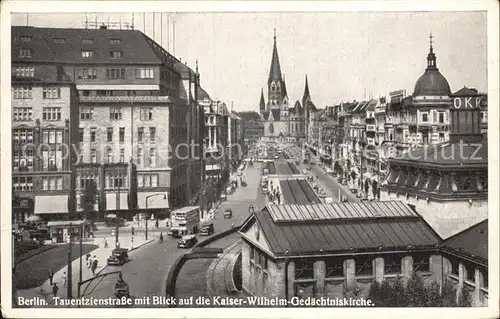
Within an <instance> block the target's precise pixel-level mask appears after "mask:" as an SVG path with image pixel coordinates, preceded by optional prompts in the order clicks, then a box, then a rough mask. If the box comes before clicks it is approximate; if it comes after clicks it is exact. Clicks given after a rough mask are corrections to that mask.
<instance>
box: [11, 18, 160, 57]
mask: <svg viewBox="0 0 500 319" xmlns="http://www.w3.org/2000/svg"><path fill="white" fill-rule="evenodd" d="M11 30H12V47H11V50H12V62H24V61H36V62H51V63H53V62H56V63H82V64H89V63H90V64H99V63H115V64H139V65H140V64H150V65H151V64H161V63H162V60H161V59H160V58H159V57H158V56H157V55H156V54H155V51H154V50H153V48H152V47H151V46H150V44H149V43H148V40H147V37H146V36H145V35H144V34H143V33H142V32H141V31H139V30H113V29H58V28H36V27H28V26H13V27H12V29H11ZM28 38H30V40H29V41H25V40H27V39H28ZM23 39H24V40H23ZM111 39H114V40H116V41H115V42H114V43H111V41H110V40H111ZM118 42H119V43H118ZM21 48H23V49H31V58H22V57H19V52H20V49H21ZM82 51H93V55H92V57H91V58H84V57H82ZM111 51H122V52H123V56H122V57H121V58H113V57H112V56H111V53H110V52H111Z"/></svg>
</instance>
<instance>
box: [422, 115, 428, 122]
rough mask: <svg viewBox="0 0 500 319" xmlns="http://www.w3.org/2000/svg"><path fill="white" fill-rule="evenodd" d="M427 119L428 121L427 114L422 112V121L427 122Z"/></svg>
mask: <svg viewBox="0 0 500 319" xmlns="http://www.w3.org/2000/svg"><path fill="white" fill-rule="evenodd" d="M427 121H429V114H427V113H422V122H427Z"/></svg>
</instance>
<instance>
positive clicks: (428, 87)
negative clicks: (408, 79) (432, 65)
mask: <svg viewBox="0 0 500 319" xmlns="http://www.w3.org/2000/svg"><path fill="white" fill-rule="evenodd" d="M450 94H451V90H450V85H449V84H448V81H447V80H446V79H445V77H444V76H443V75H442V74H441V72H439V70H438V69H437V68H436V69H429V68H428V69H427V70H425V73H424V74H423V75H422V76H421V77H420V78H419V79H418V80H417V83H415V90H414V91H413V95H414V96H418V95H441V96H446V95H450Z"/></svg>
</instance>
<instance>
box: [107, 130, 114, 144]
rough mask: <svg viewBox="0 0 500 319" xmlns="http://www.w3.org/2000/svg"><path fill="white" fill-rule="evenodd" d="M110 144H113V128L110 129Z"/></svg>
mask: <svg viewBox="0 0 500 319" xmlns="http://www.w3.org/2000/svg"><path fill="white" fill-rule="evenodd" d="M107 132H108V142H113V128H112V127H108V130H107Z"/></svg>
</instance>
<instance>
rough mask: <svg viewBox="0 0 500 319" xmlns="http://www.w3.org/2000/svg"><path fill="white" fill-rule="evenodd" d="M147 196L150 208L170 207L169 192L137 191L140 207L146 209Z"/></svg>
mask: <svg viewBox="0 0 500 319" xmlns="http://www.w3.org/2000/svg"><path fill="white" fill-rule="evenodd" d="M146 198H147V201H148V209H149V208H168V207H169V205H168V192H159V193H158V192H156V193H155V192H143V193H137V205H138V208H141V209H146Z"/></svg>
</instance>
